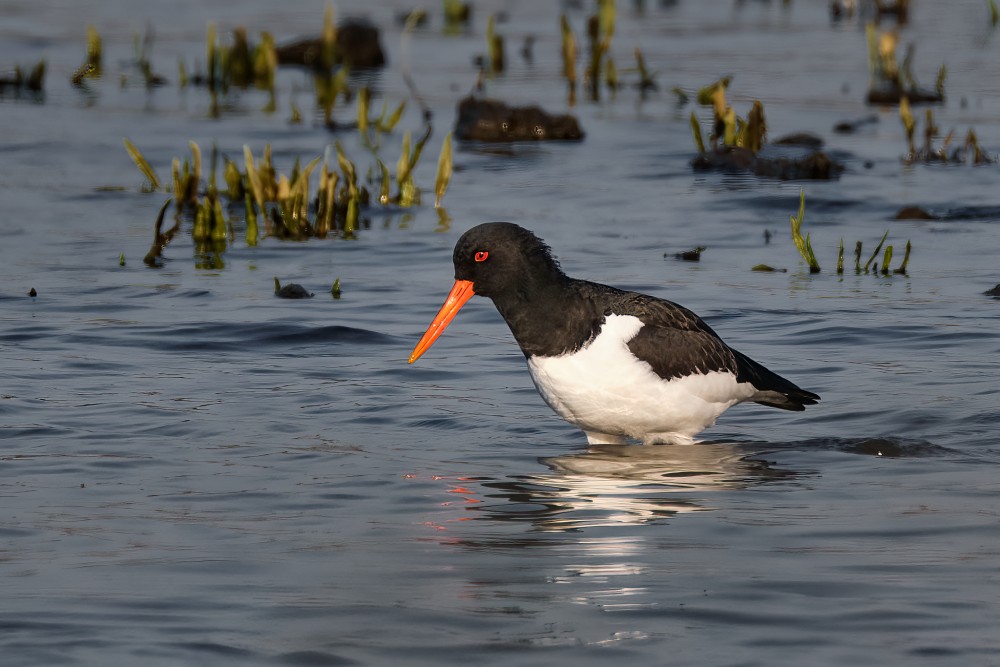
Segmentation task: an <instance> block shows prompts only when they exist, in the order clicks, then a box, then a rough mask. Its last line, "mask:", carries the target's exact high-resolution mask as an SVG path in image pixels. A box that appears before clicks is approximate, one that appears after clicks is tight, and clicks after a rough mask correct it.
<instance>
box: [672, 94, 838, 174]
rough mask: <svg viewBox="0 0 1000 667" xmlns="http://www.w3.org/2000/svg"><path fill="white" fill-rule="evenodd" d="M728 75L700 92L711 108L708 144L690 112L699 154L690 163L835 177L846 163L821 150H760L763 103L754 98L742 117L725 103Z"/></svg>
mask: <svg viewBox="0 0 1000 667" xmlns="http://www.w3.org/2000/svg"><path fill="white" fill-rule="evenodd" d="M729 81H730V79H729V77H725V78H722V79H719V80H718V81H716V82H715V83H713V84H711V85H710V86H706V87H704V88H702V89H700V90H699V91H698V98H697V99H698V103H699V104H701V105H703V106H710V107H711V108H712V118H713V120H712V131H711V133H710V134H709V146H707V147H706V144H705V140H704V138H703V137H702V132H701V125H700V124H699V122H698V116H697V115H696V114H695V112H693V111H692V112H691V132H692V134H693V136H694V142H695V145H696V146H697V148H698V155H697V156H695V158H694V159H693V160H692V161H691V166H692V167H694V168H695V169H699V170H717V171H749V172H751V173H754V174H756V175H758V176H764V177H767V178H779V179H782V180H793V179H830V178H836V177H837V176H838V175H839V174H840V172H841V171H843V166H842V165H841V164H839V163H838V162H836V161H834V160H833V159H832V158H830V157H829V156H828V155H827V154H826V153H824V152H823V151H821V150H813V151H812V152H810V153H809V154H807V155H805V156H804V157H801V158H792V157H764V156H761V155H759V154H758V153H759V152H760V151H761V149H763V148H764V146H765V144H766V141H767V120H766V119H765V117H764V105H763V104H761V102H760V100H754V103H753V105H752V107H751V108H750V111H749V113H748V114H747V117H746V118H745V119H744V118H740V117H739V116H737V115H736V111H735V110H734V109H733V108H732V107H731V106H729V104H727V103H726V89H727V88H728V87H729Z"/></svg>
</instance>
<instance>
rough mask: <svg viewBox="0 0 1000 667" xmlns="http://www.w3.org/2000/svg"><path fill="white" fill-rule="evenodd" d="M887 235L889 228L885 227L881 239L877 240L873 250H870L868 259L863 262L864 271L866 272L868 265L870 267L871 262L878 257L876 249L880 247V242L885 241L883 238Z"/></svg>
mask: <svg viewBox="0 0 1000 667" xmlns="http://www.w3.org/2000/svg"><path fill="white" fill-rule="evenodd" d="M888 236H889V230H888V229H887V230H885V234H883V235H882V239H881V240H880V241H879V242H878V245H877V246H875V250H873V251H872V254H871V257H869V258H868V261H867V262H865V266H864V271H865V273H868V269H869V267H871V265H872V262H874V261H875V258H876V257H878V251H879V250H881V249H882V244H883V243H885V239H886V237H888Z"/></svg>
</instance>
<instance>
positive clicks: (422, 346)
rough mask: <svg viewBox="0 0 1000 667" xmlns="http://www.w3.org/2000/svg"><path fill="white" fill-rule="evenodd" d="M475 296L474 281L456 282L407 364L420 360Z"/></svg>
mask: <svg viewBox="0 0 1000 667" xmlns="http://www.w3.org/2000/svg"><path fill="white" fill-rule="evenodd" d="M474 295H475V292H473V291H472V281H471V280H456V281H455V284H454V285H453V286H452V288H451V292H449V293H448V298H447V299H445V300H444V305H443V306H441V310H439V311H438V314H437V315H435V316H434V321H433V322H431V324H430V326H429V327H427V331H425V332H424V337H423V338H421V339H420V342H419V343H417V346H416V347H415V348H413V354H411V355H410V360H409V361H408V362H407V363H410V364H412V363H413V362H414V361H416V360H417V359H419V358H420V357H421V355H423V353H424V352H426V351H427V350H428V349H429V348H430V346H431V345H433V344H434V341H436V340H437V339H438V336H440V335H441V334H443V333H444V330H445V329H446V328H447V327H448V325H449V324H451V321H452V320H453V319H455V315H458V311H459V310H461V308H462V306H464V305H465V302H466V301H468V300H469V299H471V298H472V297H473V296H474Z"/></svg>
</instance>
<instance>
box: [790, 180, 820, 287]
mask: <svg viewBox="0 0 1000 667" xmlns="http://www.w3.org/2000/svg"><path fill="white" fill-rule="evenodd" d="M805 212H806V191H805V190H801V189H800V190H799V212H798V214H797V215H793V216H789V219H790V220H791V223H792V240H793V241H794V242H795V247H796V248H797V249H798V251H799V254H800V255H802V259H804V260H805V261H806V264H808V265H809V273H819V271H820V268H819V262H818V261H816V253H814V252H813V249H812V242H811V241H810V240H809V235H808V234H806V235H805V237H804V238H803V236H802V218H803V216H804V215H805Z"/></svg>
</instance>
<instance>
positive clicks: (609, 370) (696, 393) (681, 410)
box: [528, 315, 755, 443]
mask: <svg viewBox="0 0 1000 667" xmlns="http://www.w3.org/2000/svg"><path fill="white" fill-rule="evenodd" d="M642 327H643V323H642V321H641V320H640V319H639V318H638V317H635V316H632V315H609V316H608V317H607V318H606V320H605V323H604V326H602V327H601V331H600V333H599V334H598V335H597V337H596V338H594V340H593V341H591V343H590V345H588V346H587V347H585V348H583V349H581V350H578V351H577V352H574V353H571V354H564V355H561V356H557V357H538V356H536V357H531V358H530V359H528V369H529V370H530V371H531V378H532V380H533V381H534V382H535V386H536V387H537V388H538V391H539V393H540V394H541V395H542V398H544V399H545V402H546V403H548V404H549V406H551V407H552V409H553V410H555V411H556V412H557V413H558V414H559V415H560V416H561V417H562V418H563V419H565V420H567V421H569V422H570V423H572V424H576V425H577V426H579V427H580V428H582V429H583V430H584V431H585V432H586V433H587V437H588V439H589V440H590V442H591V443H598V442H621V441H622V439H623V438H637V439H640V440H643V441H645V442H685V443H689V442H692V436H694V435H695V434H696V433H698V432H699V431H702V430H703V429H705V428H707V427H709V426H711V425H712V424H713V423H715V420H716V418H717V417H718V416H719V415H720V414H722V413H723V412H724V411H725V410H726V409H727V408H729V407H730V406H732V405H734V404H736V403H739V402H740V401H744V400H747V399H748V398H750V397H751V396H753V395H754V393H755V390H754V388H753V387H752V386H751V385H750V384H748V383H738V382H736V377H735V375H733V374H732V373H728V372H716V371H713V372H710V373H698V372H696V371H695V370H694V369H692V374H691V375H687V376H684V377H681V378H674V379H671V380H664V379H663V378H661V377H660V376H658V375H657V374H656V373H654V372H653V369H652V367H651V366H650V365H649V364H648V363H646V362H644V361H641V360H639V359H638V358H636V357H635V355H633V354H632V352H631V351H630V350H629V349H628V342H629V341H630V340H632V339H633V338H634V337H635V336H636V334H638V333H639V330H640V329H641V328H642Z"/></svg>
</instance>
